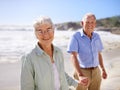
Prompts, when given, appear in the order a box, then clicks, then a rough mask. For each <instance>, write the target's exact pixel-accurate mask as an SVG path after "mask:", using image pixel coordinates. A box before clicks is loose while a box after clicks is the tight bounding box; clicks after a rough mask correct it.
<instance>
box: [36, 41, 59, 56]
mask: <svg viewBox="0 0 120 90" xmlns="http://www.w3.org/2000/svg"><path fill="white" fill-rule="evenodd" d="M53 48H54V49H53V50H54V52H58V51H59V49H58V48H57V47H56V46H54V45H53ZM35 52H36V53H37V55H42V54H44V53H45V52H44V50H42V49H41V48H40V46H39V45H38V43H37V45H36V47H35Z"/></svg>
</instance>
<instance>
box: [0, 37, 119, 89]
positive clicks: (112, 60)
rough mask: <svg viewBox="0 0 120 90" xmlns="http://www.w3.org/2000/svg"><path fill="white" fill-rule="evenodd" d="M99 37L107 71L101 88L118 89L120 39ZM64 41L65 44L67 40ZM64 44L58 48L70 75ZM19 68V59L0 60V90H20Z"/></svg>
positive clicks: (69, 63)
mask: <svg viewBox="0 0 120 90" xmlns="http://www.w3.org/2000/svg"><path fill="white" fill-rule="evenodd" d="M119 37H120V36H119ZM101 38H102V40H103V43H104V47H105V49H104V50H103V52H102V54H103V59H104V64H105V67H106V71H107V73H108V78H107V79H106V80H103V81H102V85H101V90H120V70H119V68H120V41H119V40H120V39H114V38H113V40H111V39H110V38H109V37H106V38H105V36H102V37H101ZM108 38H109V39H108ZM66 39H69V38H66ZM62 43H63V42H62ZM65 43H66V46H67V42H65ZM66 46H62V47H60V48H61V49H62V51H63V53H64V59H65V71H66V72H67V73H68V74H69V75H70V76H72V75H73V72H74V68H73V66H72V63H71V61H70V55H69V54H68V53H67V52H66ZM20 70H21V61H20V60H18V61H17V62H0V90H20Z"/></svg>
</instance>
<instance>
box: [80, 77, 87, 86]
mask: <svg viewBox="0 0 120 90" xmlns="http://www.w3.org/2000/svg"><path fill="white" fill-rule="evenodd" d="M79 83H80V84H81V85H83V86H87V85H88V84H89V79H88V77H85V76H79Z"/></svg>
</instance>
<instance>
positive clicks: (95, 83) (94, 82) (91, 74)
mask: <svg viewBox="0 0 120 90" xmlns="http://www.w3.org/2000/svg"><path fill="white" fill-rule="evenodd" d="M81 71H82V72H83V74H84V75H85V76H87V77H88V78H89V80H90V83H89V85H88V86H82V85H79V86H78V87H77V88H76V90H100V85H101V72H100V69H99V67H97V68H95V69H81ZM74 78H75V79H77V80H78V76H77V73H76V72H75V73H74Z"/></svg>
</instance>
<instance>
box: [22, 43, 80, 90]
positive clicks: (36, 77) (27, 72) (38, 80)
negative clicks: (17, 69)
mask: <svg viewBox="0 0 120 90" xmlns="http://www.w3.org/2000/svg"><path fill="white" fill-rule="evenodd" d="M53 47H54V52H53V59H54V62H55V64H56V67H57V70H58V73H59V80H60V90H68V84H69V85H73V86H75V87H76V86H77V85H78V83H77V82H76V81H74V80H73V79H72V78H71V77H69V76H68V75H67V74H66V73H65V71H64V59H63V54H62V52H61V50H60V49H59V48H57V47H55V46H53ZM54 81H55V80H54V72H53V69H52V63H51V61H50V57H49V56H48V55H47V54H46V53H45V52H44V51H43V50H42V49H41V48H40V47H39V46H38V45H36V47H35V48H34V49H33V50H32V51H31V52H29V53H28V54H26V55H25V56H23V57H22V70H21V90H54V88H55V86H54ZM67 81H68V83H67Z"/></svg>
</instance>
